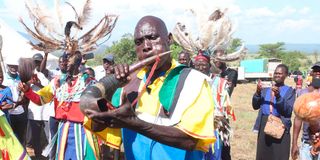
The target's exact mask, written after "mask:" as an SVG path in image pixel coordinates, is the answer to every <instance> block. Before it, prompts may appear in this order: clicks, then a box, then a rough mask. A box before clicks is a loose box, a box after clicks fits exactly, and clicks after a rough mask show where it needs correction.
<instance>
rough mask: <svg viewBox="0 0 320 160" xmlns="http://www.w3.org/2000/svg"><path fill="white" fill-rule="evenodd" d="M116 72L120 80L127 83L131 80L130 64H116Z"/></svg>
mask: <svg viewBox="0 0 320 160" xmlns="http://www.w3.org/2000/svg"><path fill="white" fill-rule="evenodd" d="M113 69H114V74H115V76H116V78H117V80H119V81H120V82H123V83H124V84H127V83H128V81H130V80H131V78H130V76H129V75H130V73H129V65H128V64H118V65H116V66H114V68H113Z"/></svg>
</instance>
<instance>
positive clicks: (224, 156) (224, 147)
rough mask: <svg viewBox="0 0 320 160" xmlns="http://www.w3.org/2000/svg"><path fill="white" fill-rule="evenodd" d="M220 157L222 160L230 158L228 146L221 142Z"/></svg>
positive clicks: (229, 159)
mask: <svg viewBox="0 0 320 160" xmlns="http://www.w3.org/2000/svg"><path fill="white" fill-rule="evenodd" d="M221 159H222V160H231V155H230V146H228V145H225V144H222V151H221Z"/></svg>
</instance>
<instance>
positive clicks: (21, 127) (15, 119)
mask: <svg viewBox="0 0 320 160" xmlns="http://www.w3.org/2000/svg"><path fill="white" fill-rule="evenodd" d="M10 121H11V128H12V130H13V132H14V134H15V135H16V136H17V138H18V140H19V141H20V143H21V144H22V146H25V142H26V131H27V112H24V113H22V114H18V115H14V114H10Z"/></svg>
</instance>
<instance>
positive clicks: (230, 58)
mask: <svg viewBox="0 0 320 160" xmlns="http://www.w3.org/2000/svg"><path fill="white" fill-rule="evenodd" d="M246 53H247V48H245V47H244V44H243V43H242V45H241V47H240V49H239V50H238V51H235V52H233V53H231V54H225V55H223V56H216V57H214V59H215V60H217V61H222V62H232V61H235V60H238V59H240V58H242V57H244V56H245V54H246Z"/></svg>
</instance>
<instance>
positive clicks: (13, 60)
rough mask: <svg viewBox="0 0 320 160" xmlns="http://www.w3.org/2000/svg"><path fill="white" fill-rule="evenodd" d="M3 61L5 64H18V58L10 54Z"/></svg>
mask: <svg viewBox="0 0 320 160" xmlns="http://www.w3.org/2000/svg"><path fill="white" fill-rule="evenodd" d="M5 63H6V64H7V65H19V58H15V57H13V56H10V57H8V58H6V60H5Z"/></svg>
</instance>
